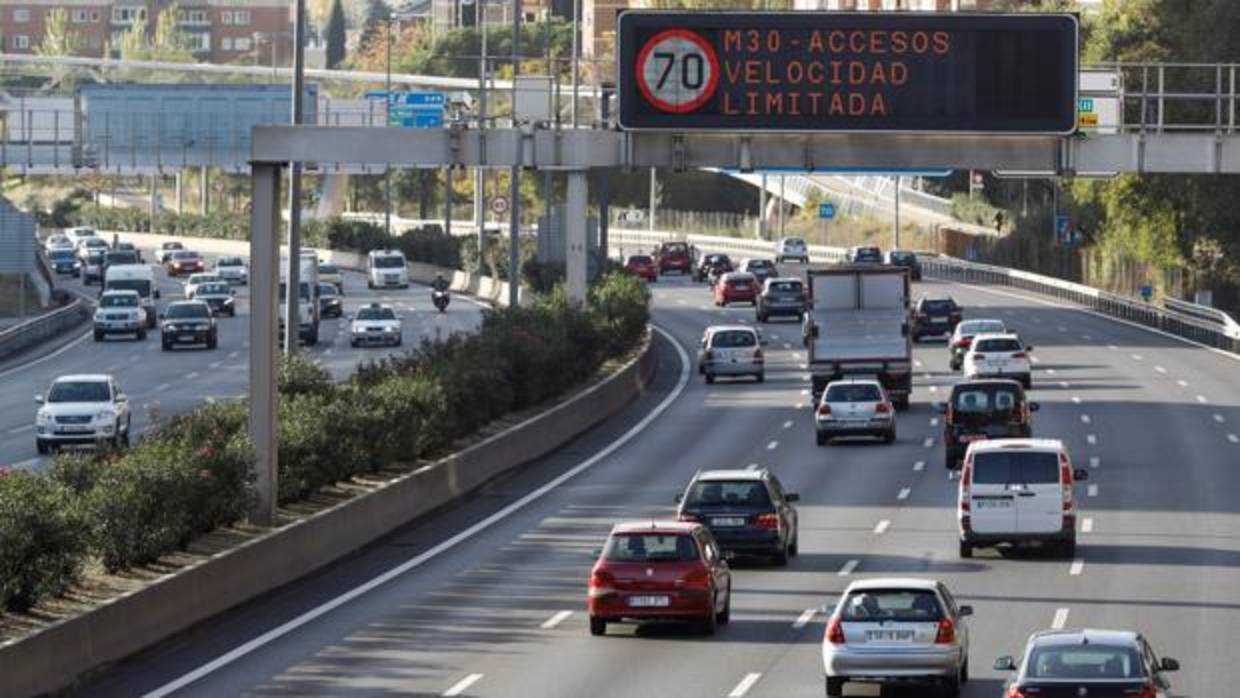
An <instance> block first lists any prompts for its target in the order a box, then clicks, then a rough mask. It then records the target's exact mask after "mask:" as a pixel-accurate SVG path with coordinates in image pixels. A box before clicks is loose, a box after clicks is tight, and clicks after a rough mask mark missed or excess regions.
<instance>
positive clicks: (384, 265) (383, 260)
mask: <svg viewBox="0 0 1240 698" xmlns="http://www.w3.org/2000/svg"><path fill="white" fill-rule="evenodd" d="M403 266H405V260H404V258H402V257H397V256H395V255H389V256H387V257H375V268H376V269H400V268H401V267H403Z"/></svg>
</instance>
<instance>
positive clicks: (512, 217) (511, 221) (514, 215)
mask: <svg viewBox="0 0 1240 698" xmlns="http://www.w3.org/2000/svg"><path fill="white" fill-rule="evenodd" d="M520 72H521V0H512V127H513V128H514V129H516V128H519V126H518V124H517V75H519V74H520ZM520 142H521V141H518V144H519V143H520ZM520 162H521V146H520V145H518V146H517V164H516V165H513V166H512V175H511V177H510V178H509V179H510V184H511V194H510V196H509V198H510V199H511V201H510V202H509V203H510V205H509V207H508V211H509V218H508V226H509V237H510V239H511V241H510V242H509V243H508V245H509V247H508V307H510V308H515V307H517V305H519V304H520V301H521V294H520V292H521V165H520Z"/></svg>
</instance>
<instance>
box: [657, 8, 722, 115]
mask: <svg viewBox="0 0 1240 698" xmlns="http://www.w3.org/2000/svg"><path fill="white" fill-rule="evenodd" d="M636 72H637V87H638V89H640V90H641V93H642V96H643V97H645V98H646V101H647V102H649V103H650V104H651V106H653V107H654V108H656V109H658V110H659V111H663V112H669V113H672V114H684V113H686V112H691V111H693V110H695V109H697V108H698V107H700V106H702V105H703V104H706V102H708V101H709V100H710V98H711V97H713V96H714V94H715V87H716V86H717V85H718V84H719V57H718V56H717V55H716V54H715V49H714V48H713V47H712V46H711V45H710V44H709V43H707V41H706V39H704V38H702V36H701V35H699V34H697V33H695V32H692V31H689V30H687V29H668V30H666V31H662V32H659V33H658V34H655V35H654V36H653V37H651V38H650V39H649V40H648V41H647V42H646V43H645V45H643V46H642V49H641V51H640V52H639V53H638V54H637V71H636Z"/></svg>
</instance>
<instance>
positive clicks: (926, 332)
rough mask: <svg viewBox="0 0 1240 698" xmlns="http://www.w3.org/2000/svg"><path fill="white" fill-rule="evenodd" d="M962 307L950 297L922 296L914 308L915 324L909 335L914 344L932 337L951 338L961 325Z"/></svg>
mask: <svg viewBox="0 0 1240 698" xmlns="http://www.w3.org/2000/svg"><path fill="white" fill-rule="evenodd" d="M960 312H961V311H960V306H959V305H956V301H955V300H954V299H953V298H951V297H950V296H941V297H932V296H922V297H921V298H918V299H917V303H916V304H915V305H914V306H913V323H912V328H911V330H910V331H909V333H910V334H911V335H912V337H913V341H914V342H919V341H921V338H922V337H928V336H930V335H934V336H938V337H942V336H948V337H950V336H951V335H952V333H953V332H955V331H956V325H959V324H960Z"/></svg>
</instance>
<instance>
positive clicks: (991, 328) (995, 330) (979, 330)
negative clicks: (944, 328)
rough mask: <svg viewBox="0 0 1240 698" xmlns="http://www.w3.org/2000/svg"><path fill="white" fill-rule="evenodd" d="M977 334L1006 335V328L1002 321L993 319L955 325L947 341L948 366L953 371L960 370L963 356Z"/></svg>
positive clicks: (968, 321)
mask: <svg viewBox="0 0 1240 698" xmlns="http://www.w3.org/2000/svg"><path fill="white" fill-rule="evenodd" d="M979 334H1007V327H1006V326H1004V324H1003V321H1002V320H994V319H979V320H963V321H961V322H960V324H958V325H956V331H955V332H952V336H951V339H949V340H947V352H948V364H949V365H950V366H951V368H952V370H953V371H959V370H960V367H961V366H962V365H963V364H964V355H965V354H966V353H968V351H969V346H970V345H971V344H973V338H974V337H976V336H977V335H979Z"/></svg>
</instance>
